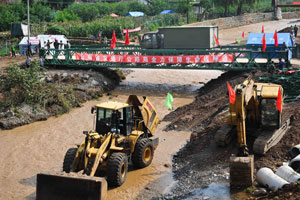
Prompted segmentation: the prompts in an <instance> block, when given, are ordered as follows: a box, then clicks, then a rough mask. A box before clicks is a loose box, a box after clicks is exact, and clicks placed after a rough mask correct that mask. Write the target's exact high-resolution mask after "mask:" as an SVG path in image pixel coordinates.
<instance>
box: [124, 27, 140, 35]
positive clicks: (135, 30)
mask: <svg viewBox="0 0 300 200" xmlns="http://www.w3.org/2000/svg"><path fill="white" fill-rule="evenodd" d="M141 30H142V27H141V26H139V27H137V28H134V29H128V32H129V33H132V32H137V31H141ZM126 31H127V30H126V29H123V34H125V33H126Z"/></svg>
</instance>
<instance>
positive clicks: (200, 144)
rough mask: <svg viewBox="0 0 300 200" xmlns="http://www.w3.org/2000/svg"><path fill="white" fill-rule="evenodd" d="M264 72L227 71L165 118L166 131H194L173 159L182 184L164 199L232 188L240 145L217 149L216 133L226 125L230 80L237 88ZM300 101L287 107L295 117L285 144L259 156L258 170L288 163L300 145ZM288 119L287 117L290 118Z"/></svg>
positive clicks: (284, 139)
mask: <svg viewBox="0 0 300 200" xmlns="http://www.w3.org/2000/svg"><path fill="white" fill-rule="evenodd" d="M263 74H264V72H260V71H256V72H252V73H251V74H250V73H248V72H226V73H224V74H222V75H221V76H220V77H219V78H217V79H214V80H211V81H210V82H208V83H207V84H206V85H205V86H204V87H203V88H201V89H200V90H199V93H198V96H197V97H196V99H195V101H194V102H193V103H191V104H189V105H186V106H183V107H180V108H178V109H176V110H175V111H174V112H172V113H170V114H169V115H167V116H165V118H164V120H165V121H170V124H169V125H168V126H167V127H166V130H173V129H175V130H182V131H184V130H189V131H193V133H192V135H191V140H190V142H189V143H188V144H187V145H186V146H185V147H184V148H182V149H181V150H180V151H179V152H178V153H177V155H175V156H174V157H173V163H174V164H173V172H174V174H175V178H176V179H177V180H178V184H177V185H176V186H175V188H174V189H173V190H172V192H171V193H170V194H168V195H165V196H164V197H163V198H164V199H184V198H187V197H191V196H193V195H192V194H193V191H195V190H196V189H199V188H202V187H207V186H208V185H209V184H211V183H213V182H218V183H224V184H227V185H228V182H229V181H228V178H229V158H230V156H231V155H232V154H234V153H236V152H237V149H238V143H237V141H233V142H232V143H231V144H230V145H228V146H227V147H226V148H223V149H222V148H220V147H217V145H216V144H215V140H214V135H215V132H216V131H217V130H218V129H219V128H220V127H221V126H223V125H225V123H226V115H227V112H226V111H227V110H228V101H229V100H228V95H227V84H226V82H227V81H228V82H229V83H230V84H231V85H232V86H233V87H234V86H235V85H237V84H240V83H241V82H243V81H244V80H245V78H246V77H248V76H249V75H251V76H252V77H253V79H254V80H257V78H258V76H261V75H263ZM299 111H300V102H293V103H289V104H285V106H284V112H285V113H286V114H285V116H288V115H293V114H294V115H295V120H294V122H293V125H292V128H291V129H290V130H289V132H288V133H287V134H286V135H285V136H284V137H283V139H282V140H281V142H280V143H279V144H277V145H276V146H275V147H273V148H272V149H271V150H270V151H269V152H268V153H267V154H266V156H264V157H256V162H255V168H256V169H259V168H260V167H270V168H273V169H274V168H277V167H278V166H279V165H280V166H281V165H282V162H285V161H287V159H288V156H287V152H288V150H289V149H290V148H291V147H292V146H293V145H295V144H298V143H300V137H299V136H298V134H299V133H300V132H299V129H300V122H298V121H297V120H299V117H300V116H299V115H300V114H298V113H297V112H299ZM285 116H284V118H286V117H285ZM299 194H300V192H299Z"/></svg>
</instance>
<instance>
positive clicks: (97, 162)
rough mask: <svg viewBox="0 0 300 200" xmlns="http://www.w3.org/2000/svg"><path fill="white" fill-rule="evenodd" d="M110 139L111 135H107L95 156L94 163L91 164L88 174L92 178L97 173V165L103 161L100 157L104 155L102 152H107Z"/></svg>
mask: <svg viewBox="0 0 300 200" xmlns="http://www.w3.org/2000/svg"><path fill="white" fill-rule="evenodd" d="M111 137H112V134H111V133H108V134H107V137H106V138H105V140H104V142H103V143H102V144H101V146H100V148H99V149H98V152H97V155H96V157H95V161H94V163H93V166H92V169H91V172H90V176H91V177H93V176H94V175H95V173H96V171H97V168H98V166H99V163H101V162H102V161H103V159H102V155H103V154H104V152H105V151H106V150H107V147H108V144H109V143H110V141H111Z"/></svg>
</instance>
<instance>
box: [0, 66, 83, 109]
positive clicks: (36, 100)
mask: <svg viewBox="0 0 300 200" xmlns="http://www.w3.org/2000/svg"><path fill="white" fill-rule="evenodd" d="M42 77H43V70H42V69H41V68H40V67H39V65H38V64H37V63H35V62H33V63H32V64H31V65H30V67H29V68H25V69H22V68H20V67H19V66H18V65H13V66H10V67H8V68H6V76H5V78H4V77H2V78H1V81H0V90H1V92H2V94H3V97H4V99H3V101H2V102H1V103H0V108H7V107H16V106H18V105H20V104H21V103H23V102H25V103H26V104H28V105H31V106H32V107H40V108H44V109H47V108H49V107H51V106H52V105H56V106H58V107H60V113H64V112H68V111H69V110H70V109H71V108H72V107H74V106H78V105H79V102H78V100H77V98H76V96H75V93H74V91H73V89H72V88H73V86H72V85H70V86H60V85H59V86H56V85H55V84H54V83H46V82H45V81H44V80H43V79H42Z"/></svg>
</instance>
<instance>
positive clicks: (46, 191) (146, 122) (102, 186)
mask: <svg viewBox="0 0 300 200" xmlns="http://www.w3.org/2000/svg"><path fill="white" fill-rule="evenodd" d="M143 99H144V101H143V103H141V102H140V100H139V98H138V97H137V96H136V95H130V96H129V97H128V99H127V101H126V102H114V101H108V102H103V103H100V104H97V105H95V106H94V107H92V109H91V113H92V114H95V120H94V130H91V131H83V134H84V135H85V139H84V140H83V142H82V143H81V144H80V145H78V146H77V148H70V149H69V150H68V151H67V152H66V154H65V157H64V161H63V172H64V173H63V174H47V173H45V174H44V173H40V174H38V175H37V190H36V196H37V199H38V200H46V199H64V200H65V199H72V200H74V199H89V200H96V199H97V200H100V199H102V200H104V199H105V198H106V192H107V182H108V186H109V187H118V186H121V185H122V184H123V183H124V182H125V180H126V176H127V172H128V163H129V161H131V162H132V164H133V165H134V166H135V167H136V168H144V167H147V166H149V165H150V164H151V162H152V159H153V155H154V150H155V149H156V147H157V146H158V138H157V137H154V134H155V131H156V128H157V125H158V123H159V119H158V116H157V113H156V111H155V108H154V106H153V105H152V103H151V102H150V101H149V99H148V98H147V97H143ZM99 176H101V177H104V178H100V177H99Z"/></svg>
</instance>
